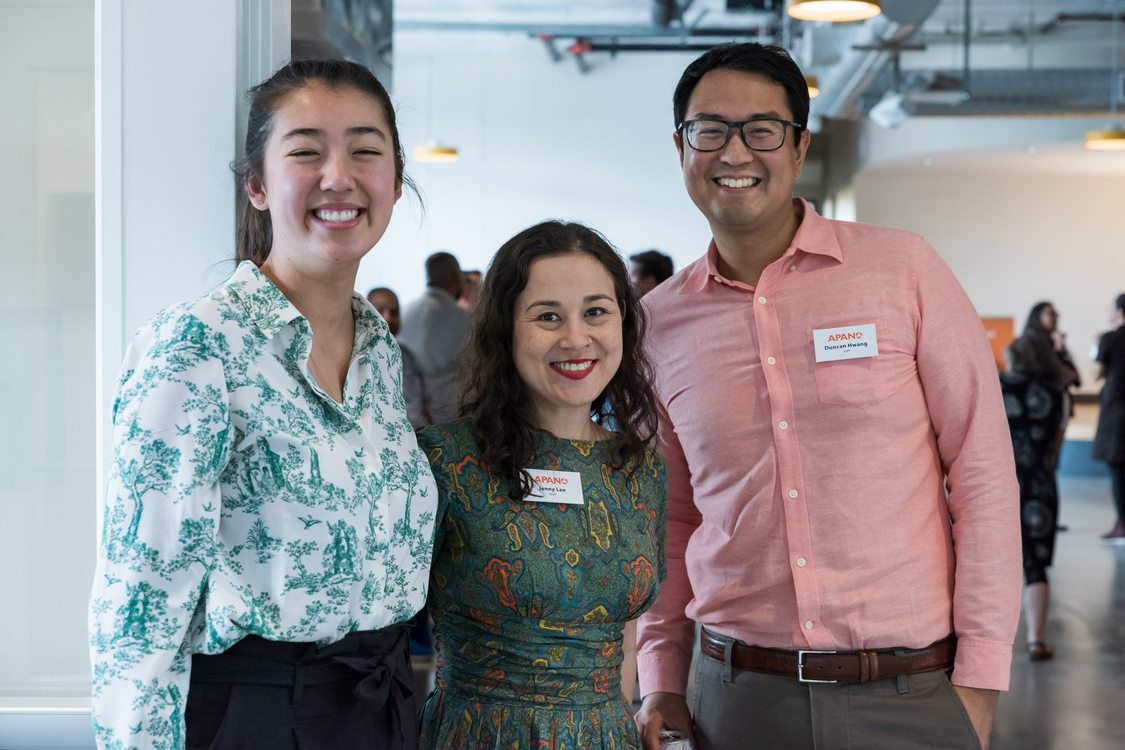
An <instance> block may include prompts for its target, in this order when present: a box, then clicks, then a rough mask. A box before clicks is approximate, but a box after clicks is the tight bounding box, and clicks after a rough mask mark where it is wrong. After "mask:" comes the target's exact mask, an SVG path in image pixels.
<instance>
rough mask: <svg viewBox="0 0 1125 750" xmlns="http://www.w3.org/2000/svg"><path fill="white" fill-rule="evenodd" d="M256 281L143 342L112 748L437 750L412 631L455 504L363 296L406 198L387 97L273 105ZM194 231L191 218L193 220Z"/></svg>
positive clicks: (106, 613)
mask: <svg viewBox="0 0 1125 750" xmlns="http://www.w3.org/2000/svg"><path fill="white" fill-rule="evenodd" d="M251 93H252V97H251V108H250V119H249V126H248V129H247V130H248V132H247V137H246V158H245V160H244V161H243V162H241V163H240V164H239V165H237V167H236V175H237V177H238V179H239V187H240V188H241V189H242V190H243V200H244V201H245V205H244V206H243V208H244V219H243V220H242V223H241V225H240V227H239V233H238V260H239V261H241V262H240V264H239V265H238V268H237V269H236V270H235V272H234V275H233V276H232V277H231V278H230V279H228V280H227V281H226V282H225V283H223V284H221V285H220V286H219V287H217V288H216V289H214V290H213V291H211V292H210V293H208V294H207V295H205V296H203V297H202V298H200V299H198V300H194V301H192V302H188V303H185V304H182V305H176V306H174V307H171V308H168V309H167V310H165V311H163V312H161V313H160V314H158V315H157V316H156V318H154V319H153V320H152V321H151V322H150V323H149V324H148V325H147V326H145V327H144V328H142V329H141V331H140V332H139V333H138V334H137V337H136V338H135V339H134V341H133V343H132V344H131V345H130V347H129V351H128V353H127V354H126V357H125V364H124V366H123V368H122V375H121V380H120V383H119V386H118V392H117V398H116V401H115V403H114V416H113V421H114V449H113V450H114V453H113V461H112V469H111V475H110V478H109V481H108V483H107V490H106V503H105V515H104V529H103V534H102V541H101V545H100V549H99V560H98V569H97V572H96V574H95V580H94V590H93V596H92V601H91V605H90V644H91V656H92V662H93V708H94V730H95V736H96V738H97V743H98V746H99V747H100V748H103V749H106V750H124V749H125V748H144V749H145V750H148V749H150V748H151V749H154V750H180V749H181V748H184V747H188V748H206V747H212V748H223V749H224V750H228V749H232V748H247V749H249V748H269V749H270V750H284V748H295V747H301V748H302V749H303V750H326V749H327V748H332V749H334V750H335V749H337V748H338V749H339V750H344V749H347V750H351V749H352V748H360V747H365V748H379V750H388V749H389V748H407V749H410V748H415V747H416V746H417V725H416V722H415V712H416V706H415V703H414V700H413V698H412V696H411V689H410V683H411V675H410V666H409V660H408V655H407V632H406V627H405V623H406V622H407V621H408V620H409V619H410V617H411V616H412V615H413V614H414V613H415V612H416V611H418V609H419V608H420V607H421V606H422V604H423V602H424V599H425V591H426V580H427V578H428V576H429V562H430V554H431V550H432V547H431V545H432V531H433V524H434V520H435V512H436V510H437V498H436V494H437V493H436V490H435V488H434V484H433V478H432V476H431V474H430V471H429V466H428V464H427V463H426V458H425V456H424V454H423V453H422V452H421V451H420V450H419V449H418V445H417V442H416V440H415V437H414V432H413V430H412V429H411V426H410V423H409V421H408V420H407V416H406V409H405V405H404V403H403V397H402V386H401V380H402V363H401V359H400V355H399V349H398V346H397V344H395V341H394V339H393V338H392V336H391V334H390V331H389V330H388V329H387V325H386V323H385V322H384V321H383V320H382V319H381V318H380V317H379V316H378V314H377V313H376V312H375V310H374V309H373V308H372V307H371V306H370V305H369V304H368V302H367V301H366V300H365V299H363V298H362V297H359V296H358V295H356V294H355V293H354V291H353V290H354V288H355V280H356V272H357V270H358V268H359V263H360V260H361V259H362V258H363V257H364V256H365V255H366V254H367V252H368V251H369V250H370V249H371V248H372V247H373V246H374V245H375V244H376V243H377V242H379V240H380V238H381V237H382V236H383V233H384V231H385V230H386V228H387V224H388V222H389V221H390V218H391V211H392V208H393V206H394V204H395V202H396V201H397V200H398V197H399V195H400V194H401V191H402V184H403V181H404V176H403V156H402V148H401V145H400V143H399V138H398V131H397V129H396V127H395V117H394V110H393V108H392V107H391V101H390V98H389V97H388V96H387V92H386V90H385V89H384V88H383V86H382V85H381V84H380V83H379V81H377V80H376V79H375V77H374V76H373V75H372V74H371V73H370V71H368V70H367V69H365V68H363V67H362V66H360V65H358V64H355V63H350V62H345V61H342V60H333V61H316V60H302V61H297V62H293V63H291V64H289V65H287V66H285V67H284V68H282V69H281V70H280V71H278V72H277V73H276V74H274V76H273V77H272V78H270V79H269V80H268V81H266V82H264V83H262V84H261V85H259V86H257V87H256V88H255V89H254V90H253V91H252V92H251ZM169 218H171V217H169Z"/></svg>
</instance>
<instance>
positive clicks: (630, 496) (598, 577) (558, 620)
mask: <svg viewBox="0 0 1125 750" xmlns="http://www.w3.org/2000/svg"><path fill="white" fill-rule="evenodd" d="M643 332H644V318H643V313H642V311H641V308H640V305H639V304H638V302H637V299H636V297H635V296H634V294H633V292H632V291H631V290H630V288H629V282H628V276H627V274H626V271H625V266H624V263H623V262H622V261H621V259H620V258H619V257H618V256H617V254H616V253H615V252H614V251H613V249H612V248H611V247H610V246H609V244H608V243H607V242H606V241H605V239H604V238H603V237H602V236H601V235H599V234H598V233H596V232H594V231H592V230H590V229H588V228H586V227H584V226H581V225H578V224H563V223H559V222H546V223H543V224H539V225H537V226H534V227H531V228H530V229H527V230H524V231H523V232H521V233H519V234H517V235H516V236H515V237H513V238H512V239H511V240H509V241H508V242H507V243H505V245H504V246H503V247H502V248H500V250H499V252H498V253H497V255H496V257H495V259H494V260H493V262H492V266H491V268H490V270H489V272H488V275H487V276H486V278H485V283H484V288H483V291H482V294H481V300H480V304H479V306H478V308H477V312H476V318H475V320H474V330H473V336H472V339H471V343H470V351H469V352H468V360H469V368H468V373H469V382H468V388H467V394H466V401H465V407H464V414H465V417H464V418H463V419H461V420H458V421H454V422H451V423H448V424H444V425H438V426H435V427H430V428H428V429H426V430H424V431H423V432H422V433H421V435H420V438H419V442H420V443H421V445H422V448H423V449H424V450H425V451H426V453H427V455H428V456H429V459H430V464H431V466H432V467H433V470H434V475H435V478H436V480H437V485H438V496H439V508H440V509H439V520H438V531H437V539H436V541H435V553H434V566H433V569H432V572H431V579H430V596H429V600H428V601H429V608H430V611H431V613H432V615H433V619H434V635H435V641H436V645H437V654H438V672H437V679H436V689H435V691H434V692H433V693H432V694H431V695H430V698H429V700H428V701H427V703H426V706H425V709H424V710H423V714H422V746H423V747H424V748H433V749H435V750H436V749H439V748H440V749H441V750H445V749H446V748H457V750H485V749H487V750H500V749H503V750H527V749H528V748H534V749H535V750H578V749H582V750H585V749H587V748H589V749H599V750H627V749H636V748H639V747H640V741H639V738H638V736H637V731H636V727H635V726H634V724H633V719H632V716H631V714H630V711H629V708H628V706H627V704H626V702H625V700H624V696H623V695H622V691H621V662H622V630H623V628H624V626H625V624H626V623H627V622H628V621H630V620H632V619H634V618H636V617H638V616H639V615H640V614H641V613H642V612H644V611H645V610H646V609H647V608H648V607H649V605H650V604H652V602H653V601H654V600H655V599H656V595H657V589H658V586H659V581H660V580H661V579H662V578H663V576H664V567H665V566H664V515H665V513H664V503H665V478H664V466H663V464H662V463H661V461H660V459H659V458H658V457H657V455H656V454H655V453H654V452H653V451H652V450H650V449H649V448H648V447H647V445H648V442H649V440H650V438H651V436H652V435H653V433H654V429H655V414H654V412H653V407H652V403H653V401H652V398H651V394H650V391H649V386H648V378H647V375H648V373H649V365H648V362H647V360H646V359H645V356H644V354H643V352H642V349H641V340H642V337H643ZM610 405H612V412H613V415H614V417H615V419H616V422H617V424H618V425H619V427H618V430H617V432H616V433H611V432H609V431H608V430H606V429H605V428H604V427H603V426H602V425H601V422H602V421H604V419H605V417H606V415H607V414H608V413H609V410H610Z"/></svg>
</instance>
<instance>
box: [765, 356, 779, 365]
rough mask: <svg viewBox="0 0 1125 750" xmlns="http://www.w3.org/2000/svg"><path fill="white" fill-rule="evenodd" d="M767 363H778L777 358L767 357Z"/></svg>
mask: <svg viewBox="0 0 1125 750" xmlns="http://www.w3.org/2000/svg"><path fill="white" fill-rule="evenodd" d="M766 364H767V365H776V364H777V360H776V359H774V358H773V357H766Z"/></svg>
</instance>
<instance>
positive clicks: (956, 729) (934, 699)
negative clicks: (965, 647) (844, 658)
mask: <svg viewBox="0 0 1125 750" xmlns="http://www.w3.org/2000/svg"><path fill="white" fill-rule="evenodd" d="M728 653H729V649H728ZM728 658H729V657H728ZM698 662H699V663H698V666H697V668H696V680H695V705H694V706H693V711H692V715H693V716H694V717H695V738H696V747H697V750H757V749H758V748H766V749H772V748H784V750H802V749H807V750H910V749H911V748H918V749H919V750H922V749H923V748H925V749H926V750H943V749H948V750H979V748H980V741H979V740H978V739H977V735H976V730H974V729H973V725H972V721H971V720H970V719H969V715H968V713H967V712H966V711H965V707H964V705H963V704H962V703H961V699H960V698H958V697H957V694H956V693H955V692H954V691H953V685H952V684H950V682H949V678H948V677H947V676H946V673H945V672H943V671H938V672H923V673H919V674H912V675H906V676H903V677H899V678H895V679H889V680H879V681H877V682H869V683H867V684H863V685H860V684H855V683H835V684H818V683H802V682H798V681H797V679H796V678H795V677H782V676H778V675H770V674H762V673H760V672H750V671H747V670H742V669H735V668H732V667H731V666H730V664H729V662H728V663H727V664H723V663H721V662H719V661H716V660H715V659H712V658H711V657H709V656H704V655H702V654H700V655H699V656H698Z"/></svg>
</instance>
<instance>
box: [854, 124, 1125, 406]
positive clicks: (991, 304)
mask: <svg viewBox="0 0 1125 750" xmlns="http://www.w3.org/2000/svg"><path fill="white" fill-rule="evenodd" d="M1075 129H1076V130H1077V131H1078V132H1077V136H1076V137H1072V138H1071V139H1070V142H1069V143H1061V144H1055V145H1044V146H1037V147H1034V148H1031V149H1028V148H1022V149H1016V148H1010V149H990V150H984V151H981V150H978V151H962V152H944V153H933V154H929V155H925V156H923V155H917V156H912V157H901V158H898V159H893V160H890V161H886V162H882V163H880V164H877V165H874V166H871V167H868V168H867V169H865V170H863V171H862V172H861V173H860V174H859V175H858V177H857V179H856V187H855V193H856V204H857V218H858V219H859V220H860V221H865V222H871V223H875V224H884V225H888V226H895V227H901V228H904V229H909V230H911V231H915V232H919V233H920V234H922V235H924V236H925V237H926V239H928V240H929V241H930V243H931V244H932V245H933V246H934V247H935V248H936V249H937V250H938V252H939V253H941V255H942V256H943V257H944V258H945V260H946V261H947V262H948V263H949V265H950V266H951V267H952V269H953V271H954V273H956V275H957V277H958V278H959V279H960V280H961V283H962V284H963V285H964V287H965V289H966V290H967V291H968V293H969V296H970V297H971V298H972V300H973V302H974V304H975V305H976V307H977V309H978V310H979V312H980V313H981V314H982V315H984V316H998V317H1011V318H1014V319H1015V321H1016V329H1017V332H1018V331H1019V330H1021V329H1022V327H1023V322H1024V320H1025V319H1026V316H1027V311H1028V310H1029V309H1030V307H1031V306H1032V305H1033V304H1034V303H1035V302H1037V301H1039V300H1043V299H1047V300H1051V301H1052V302H1054V304H1055V306H1056V307H1057V309H1058V310H1059V312H1060V313H1061V319H1060V326H1061V327H1062V329H1063V330H1064V331H1066V332H1067V333H1068V344H1069V348H1070V351H1071V353H1072V354H1073V355H1074V357H1075V360H1076V361H1077V363H1078V365H1079V369H1080V370H1081V372H1082V378H1083V390H1087V391H1096V390H1097V389H1098V387H1099V386H1098V384H1096V383H1095V381H1094V373H1095V369H1096V368H1095V365H1094V364H1093V362H1092V361H1091V360H1090V347H1091V345H1092V344H1093V343H1094V340H1095V336H1096V335H1097V334H1098V333H1099V332H1101V331H1103V330H1105V328H1106V326H1107V313H1108V311H1109V306H1110V305H1111V303H1112V302H1113V299H1114V297H1115V296H1116V295H1117V294H1119V293H1121V292H1125V153H1104V152H1103V153H1096V152H1089V151H1085V150H1083V149H1082V147H1081V145H1080V138H1081V132H1082V130H1081V129H1078V128H1075ZM917 142H921V143H925V141H924V140H921V141H917ZM931 142H932V141H931Z"/></svg>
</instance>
